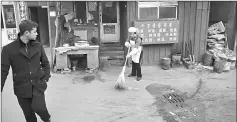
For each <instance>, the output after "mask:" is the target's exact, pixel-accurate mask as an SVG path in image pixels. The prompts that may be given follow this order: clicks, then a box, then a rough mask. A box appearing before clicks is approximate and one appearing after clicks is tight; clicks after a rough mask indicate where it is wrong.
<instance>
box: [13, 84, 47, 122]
mask: <svg viewBox="0 0 237 122" xmlns="http://www.w3.org/2000/svg"><path fill="white" fill-rule="evenodd" d="M34 91H37V92H34ZM17 99H18V103H19V104H20V106H21V108H22V110H23V113H24V115H25V119H26V121H27V122H37V118H36V115H35V113H37V114H38V115H39V116H40V117H41V119H42V120H43V121H45V122H47V121H49V119H50V115H49V112H48V110H47V108H46V103H45V95H44V93H43V92H41V93H40V91H38V90H37V89H36V88H35V87H33V96H32V98H22V97H17Z"/></svg>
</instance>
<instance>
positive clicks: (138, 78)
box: [128, 74, 142, 81]
mask: <svg viewBox="0 0 237 122" xmlns="http://www.w3.org/2000/svg"><path fill="white" fill-rule="evenodd" d="M128 77H136V76H134V75H132V74H129V75H128ZM141 79H142V77H137V81H140V80H141Z"/></svg>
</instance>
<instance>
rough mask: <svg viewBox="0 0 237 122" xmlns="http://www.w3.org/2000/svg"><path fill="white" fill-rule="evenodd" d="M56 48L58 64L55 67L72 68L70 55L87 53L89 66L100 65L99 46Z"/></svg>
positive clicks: (95, 66)
mask: <svg viewBox="0 0 237 122" xmlns="http://www.w3.org/2000/svg"><path fill="white" fill-rule="evenodd" d="M55 50H56V65H55V69H65V68H71V62H70V60H69V58H68V55H76V54H86V55H87V68H91V69H94V68H97V67H99V59H98V52H99V46H88V47H59V48H55Z"/></svg>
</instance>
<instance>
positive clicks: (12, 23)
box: [3, 5, 16, 28]
mask: <svg viewBox="0 0 237 122" xmlns="http://www.w3.org/2000/svg"><path fill="white" fill-rule="evenodd" d="M3 12H4V18H5V24H6V28H16V19H15V13H14V6H13V5H3Z"/></svg>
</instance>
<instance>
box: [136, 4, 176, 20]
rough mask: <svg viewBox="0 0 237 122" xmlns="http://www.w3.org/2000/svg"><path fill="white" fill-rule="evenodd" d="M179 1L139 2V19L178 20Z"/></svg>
mask: <svg viewBox="0 0 237 122" xmlns="http://www.w3.org/2000/svg"><path fill="white" fill-rule="evenodd" d="M177 7H178V2H177V1H166V2H155V1H152V2H142V1H140V2H138V19H140V20H156V19H177Z"/></svg>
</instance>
